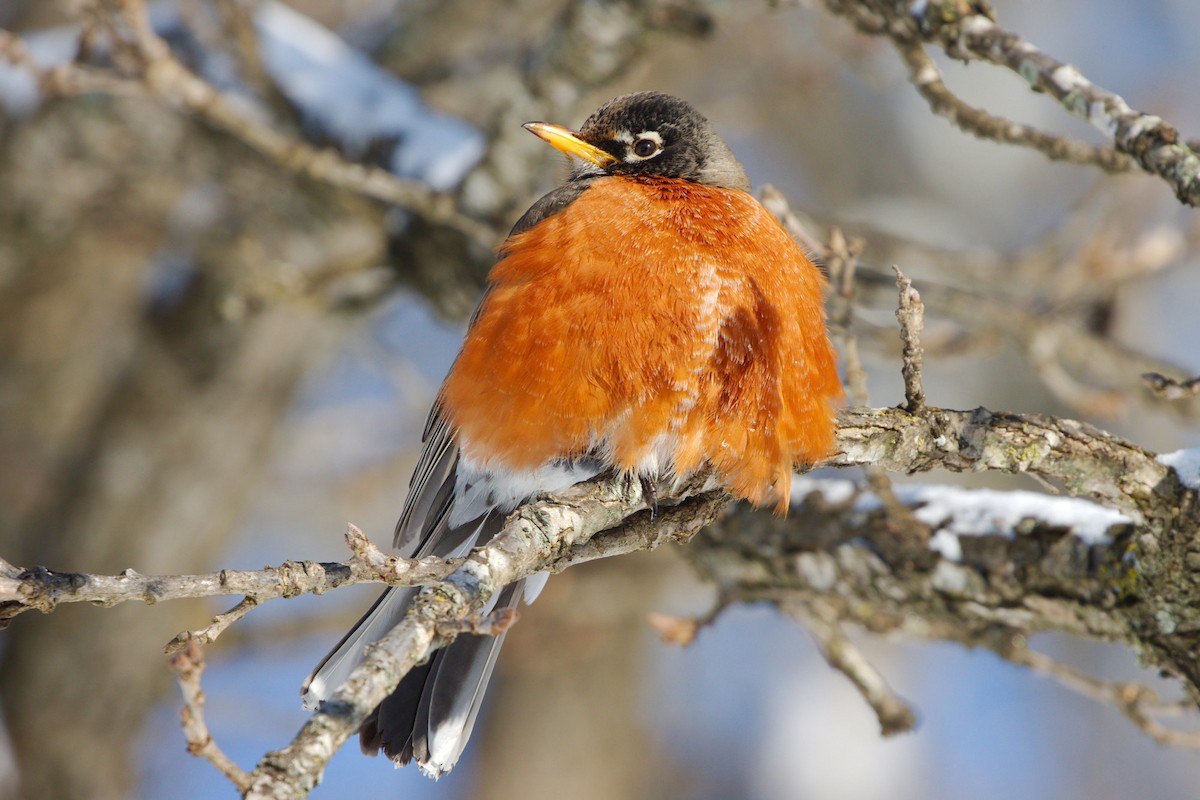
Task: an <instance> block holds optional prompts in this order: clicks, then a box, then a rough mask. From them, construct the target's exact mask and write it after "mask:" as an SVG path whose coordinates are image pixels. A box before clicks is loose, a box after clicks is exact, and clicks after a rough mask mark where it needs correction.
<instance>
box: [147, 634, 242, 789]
mask: <svg viewBox="0 0 1200 800" xmlns="http://www.w3.org/2000/svg"><path fill="white" fill-rule="evenodd" d="M167 665H168V666H169V667H170V669H171V671H172V672H174V673H175V679H176V680H177V681H178V682H179V689H180V691H181V692H183V708H182V709H180V711H179V717H180V720H181V721H182V722H183V735H184V738H185V739H186V740H187V746H188V752H189V753H191V754H192V755H194V756H198V757H200V758H203V759H204V760H205V761H208V762H209V763H210V764H212V765H213V766H214V767H216V768H217V770H218V771H220V773H221V774H222V775H224V776H225V777H226V778H228V779H229V780H230V782H232V783H233V785H234V786H236V787H237V789H238V791H239V792H245V791H246V790H247V789H249V788H250V776H249V775H248V774H247V773H246V772H245V771H244V770H243V769H242V768H241V767H239V766H238V765H237V764H236V763H234V761H233V759H231V758H230V757H229V756H227V755H225V753H224V752H223V751H222V750H221V748H220V747H218V746H217V743H216V742H215V741H213V738H212V734H211V733H209V731H208V724H207V723H206V722H205V720H204V691H203V689H201V688H200V679H201V678H202V677H203V675H204V666H205V665H204V651H203V650H202V649H201V648H200V646H199V645H198V644H196V643H192V644H190V645H188V646H187V647H186V648H185V649H183V650H181V651H180V652H178V653H176V654H175V655H173V656H171V658H170V659H168V661H167Z"/></svg>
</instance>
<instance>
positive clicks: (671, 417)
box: [442, 177, 842, 510]
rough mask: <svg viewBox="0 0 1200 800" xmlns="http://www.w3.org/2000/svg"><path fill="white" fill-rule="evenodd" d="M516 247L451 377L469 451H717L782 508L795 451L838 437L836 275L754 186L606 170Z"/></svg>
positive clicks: (685, 460)
mask: <svg viewBox="0 0 1200 800" xmlns="http://www.w3.org/2000/svg"><path fill="white" fill-rule="evenodd" d="M503 253H504V255H503V257H502V259H501V260H500V261H499V263H497V265H496V266H495V267H494V268H493V270H492V273H491V276H490V280H491V283H492V287H491V290H490V291H489V293H488V295H487V297H486V298H485V299H484V302H483V304H482V306H481V307H480V310H479V313H478V315H477V317H476V319H475V322H474V323H473V324H472V326H471V329H470V331H469V332H468V334H467V339H466V342H465V343H464V345H463V350H462V353H461V354H460V355H459V357H458V360H457V361H456V362H455V365H454V367H453V369H452V370H451V372H450V375H449V377H448V378H447V379H446V383H445V386H444V387H443V390H442V402H443V404H444V408H445V411H446V414H447V416H448V418H449V420H450V422H451V424H452V425H453V426H454V427H455V428H456V430H457V431H458V437H459V439H458V442H459V446H460V447H461V448H462V452H463V455H464V456H465V457H467V458H470V459H472V460H474V461H476V462H478V463H480V464H482V465H484V466H492V467H504V468H507V469H527V468H532V467H535V466H538V465H540V464H543V463H545V462H546V461H549V460H552V459H556V458H566V457H573V456H579V455H582V454H584V453H585V452H588V451H589V450H593V451H596V452H599V454H600V455H601V456H602V457H604V458H606V459H607V460H609V461H610V462H611V463H612V464H613V465H614V466H615V467H617V468H619V469H622V470H628V471H634V470H638V471H644V472H660V473H661V472H666V471H670V470H674V471H675V472H677V473H679V474H685V473H688V472H691V471H692V470H694V469H696V468H697V467H699V466H701V465H702V464H703V463H704V462H705V461H707V462H710V463H711V464H712V465H713V466H714V467H715V469H716V470H717V472H718V474H720V475H721V476H722V478H723V480H724V481H725V483H726V485H727V486H728V487H729V489H730V490H731V491H732V492H733V493H735V494H737V495H738V496H741V497H744V498H747V499H748V500H750V501H751V502H754V503H756V504H758V503H762V502H766V501H774V502H776V503H777V505H778V506H779V508H780V509H781V510H782V509H785V508H786V505H787V497H788V490H789V488H790V482H791V475H792V469H793V465H795V464H810V463H813V462H815V461H817V460H819V459H822V458H824V457H825V456H827V455H829V454H830V452H831V451H832V448H833V441H834V406H835V405H836V403H837V402H838V401H839V400H840V398H841V396H842V389H841V385H840V383H839V381H838V377H837V370H836V359H835V355H834V352H833V348H832V347H831V345H830V343H829V339H828V336H827V335H826V332H825V315H824V309H823V303H822V300H823V297H822V296H823V290H824V279H823V278H822V276H821V274H820V272H819V271H818V270H817V269H816V267H814V266H813V265H812V263H811V262H810V261H809V260H808V259H807V258H805V256H804V254H803V253H802V252H801V251H800V249H799V248H798V247H797V246H796V245H795V243H793V242H792V240H791V238H790V237H788V235H787V234H786V233H785V232H784V230H783V229H782V228H781V227H780V225H779V224H778V222H776V220H775V219H774V217H772V216H771V215H770V214H769V213H768V212H767V211H766V210H765V209H764V208H763V207H762V206H761V205H760V204H759V203H758V202H757V201H756V200H754V198H753V197H751V196H750V195H748V194H746V193H744V192H740V191H735V190H726V189H718V188H715V187H709V186H702V185H699V184H693V183H688V182H685V181H677V180H663V179H656V180H633V179H628V178H618V177H608V178H602V179H599V180H597V181H596V182H595V183H594V184H593V185H592V187H591V188H589V189H588V190H587V191H585V192H584V193H583V194H582V195H580V196H579V198H578V199H576V200H575V201H574V202H573V203H571V204H570V205H569V206H568V207H567V208H566V209H565V210H563V211H562V212H560V213H558V214H555V215H554V216H552V217H549V218H548V219H546V220H544V221H543V222H541V223H540V224H538V225H537V226H535V227H534V228H532V229H531V230H528V231H526V232H524V233H521V234H518V235H517V236H514V237H511V238H510V239H509V241H508V242H506V243H505V246H504V249H503Z"/></svg>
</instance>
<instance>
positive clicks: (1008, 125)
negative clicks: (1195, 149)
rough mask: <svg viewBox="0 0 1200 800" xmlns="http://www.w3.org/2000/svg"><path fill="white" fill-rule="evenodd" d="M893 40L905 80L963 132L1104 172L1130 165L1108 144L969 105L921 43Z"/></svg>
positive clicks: (1125, 167) (1115, 170)
mask: <svg viewBox="0 0 1200 800" xmlns="http://www.w3.org/2000/svg"><path fill="white" fill-rule="evenodd" d="M893 43H894V44H895V46H896V50H897V51H898V52H899V53H900V57H901V58H902V59H904V64H905V66H907V67H908V73H909V81H910V82H911V83H912V85H913V86H914V87H916V90H917V92H918V93H920V95H921V96H922V97H923V98H925V101H926V102H927V103H928V104H929V109H930V110H931V111H933V113H935V114H937V115H938V116H940V117H945V118H946V119H948V120H950V122H952V123H953V124H955V125H957V126H958V127H959V128H961V129H962V130H964V131H966V132H967V133H970V134H973V135H975V136H978V137H979V138H980V139H991V140H993V141H997V142H1004V143H1005V144H1015V145H1018V146H1022V147H1028V148H1030V149H1033V150H1037V151H1038V152H1040V153H1043V154H1044V155H1046V156H1047V157H1049V158H1050V159H1052V160H1054V161H1067V162H1070V163H1073V164H1091V165H1094V166H1097V167H1099V168H1100V169H1102V170H1104V171H1105V172H1112V173H1119V172H1128V171H1129V170H1130V169H1132V168H1133V166H1134V161H1133V159H1132V158H1130V157H1129V156H1128V155H1126V154H1124V153H1119V152H1117V151H1116V150H1114V149H1113V148H1111V147H1100V146H1097V145H1092V144H1088V143H1087V142H1084V141H1081V140H1079V139H1071V138H1069V137H1066V136H1056V135H1055V134H1052V133H1046V132H1045V131H1040V130H1038V129H1037V128H1034V127H1032V126H1030V125H1022V124H1021V123H1019V122H1013V121H1012V120H1009V119H1005V118H1004V117H1000V116H997V115H995V114H989V113H988V112H986V111H984V110H983V109H981V108H976V107H975V106H972V105H971V104H969V103H967V102H966V101H964V100H963V99H962V98H960V97H958V96H957V95H956V94H954V93H953V92H951V91H950V89H949V88H947V86H946V84H945V83H944V82H943V80H942V72H941V70H939V69H938V67H937V64H935V63H934V61H933V59H932V58H930V57H929V54H928V53H927V52H925V46H924V45H923V44H922V43H921V42H917V41H905V40H902V39H894V40H893Z"/></svg>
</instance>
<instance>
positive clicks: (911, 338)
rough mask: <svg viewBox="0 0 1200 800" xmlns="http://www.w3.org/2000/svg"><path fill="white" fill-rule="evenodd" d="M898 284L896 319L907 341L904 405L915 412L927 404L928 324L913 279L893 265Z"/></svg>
mask: <svg viewBox="0 0 1200 800" xmlns="http://www.w3.org/2000/svg"><path fill="white" fill-rule="evenodd" d="M892 270H893V271H894V272H895V273H896V286H897V287H898V288H899V289H900V306H899V308H897V309H896V319H897V320H899V321H900V341H901V342H902V343H903V345H904V356H903V357H904V367H903V374H904V408H905V410H906V411H908V412H909V413H911V414H916V413H918V412H920V411H921V409H923V408H924V407H925V387H923V386H922V385H921V368H922V366H923V364H922V362H923V360H924V358H923V355H924V351H923V350H922V349H921V330H922V329H923V328H924V327H925V306H924V305H923V304H922V303H921V295H920V293H919V292H917V290H916V289H914V288H913V285H912V281H911V280H909V278H908V276H907V275H905V274H904V273H903V272H901V271H900V267H898V266H895V265H893V266H892Z"/></svg>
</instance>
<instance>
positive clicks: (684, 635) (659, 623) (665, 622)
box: [646, 592, 737, 647]
mask: <svg viewBox="0 0 1200 800" xmlns="http://www.w3.org/2000/svg"><path fill="white" fill-rule="evenodd" d="M736 599H737V598H735V597H733V596H732V595H729V594H725V593H724V592H722V593H721V594H719V595H718V596H717V599H716V601H715V602H714V603H713V604H712V608H710V609H709V610H708V611H706V612H704V613H703V614H701V615H700V616H698V617H676V616H673V615H671V614H647V615H646V623H647V624H648V625H649V626H650V627H651V628H653V629H654V630H655V631H657V632H658V635H659V636H660V637H661V638H662V641H663V643H664V644H673V645H676V646H677V647H687V646H689V645H690V644H692V643H693V642H695V641H696V636H698V635H699V633H700V631H701V630H703V629H704V628H707V627H709V626H711V625H713V624H714V623H715V622H716V621H717V619H718V618H719V617H720V616H721V615H722V614H724V613H725V611H726V609H728V608H729V607H730V606H731V605H733V603H734V602H735V600H736Z"/></svg>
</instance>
